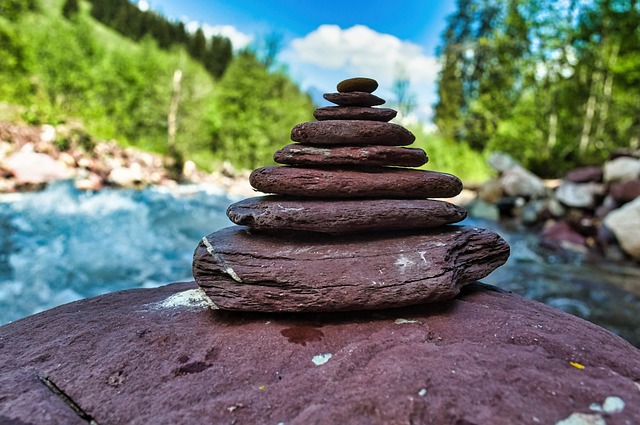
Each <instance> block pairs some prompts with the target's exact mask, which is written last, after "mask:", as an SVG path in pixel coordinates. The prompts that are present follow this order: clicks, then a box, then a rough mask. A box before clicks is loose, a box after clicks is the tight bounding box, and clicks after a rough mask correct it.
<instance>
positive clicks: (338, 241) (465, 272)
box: [193, 226, 509, 312]
mask: <svg viewBox="0 0 640 425" xmlns="http://www.w3.org/2000/svg"><path fill="white" fill-rule="evenodd" d="M508 256H509V246H508V245H507V243H506V242H505V241H504V240H503V239H502V238H500V236H498V235H497V234H495V233H493V232H491V231H489V230H485V229H478V228H475V227H466V226H448V227H444V228H439V229H437V230H433V231H432V230H413V231H395V232H370V233H368V234H355V235H354V234H350V235H344V236H331V235H323V234H317V233H316V234H311V233H304V232H284V231H278V232H269V233H259V232H255V231H252V230H250V229H248V228H243V227H237V226H236V227H228V228H225V229H222V230H219V231H217V232H215V233H212V234H210V235H208V236H206V237H204V238H203V239H202V241H201V242H200V244H199V245H198V247H197V248H196V251H195V253H194V259H193V276H194V277H195V279H196V282H198V285H199V286H200V287H201V288H202V289H203V290H204V292H205V293H206V294H207V296H208V297H209V298H210V299H211V300H212V301H213V302H214V304H215V305H216V306H218V307H219V308H221V309H224V310H242V311H276V312H277V311H279V312H282V311H292V312H293V311H295V312H301V311H341V310H363V309H381V308H388V307H399V306H405V305H412V304H419V303H427V302H435V301H439V300H443V299H450V298H453V297H455V296H456V295H457V294H458V292H459V291H460V288H461V287H462V286H464V285H465V284H468V283H471V282H473V281H474V280H477V279H481V278H483V277H485V276H487V275H488V274H489V273H491V272H492V271H493V270H495V269H496V268H497V267H499V266H501V265H502V264H504V262H505V261H506V260H507V258H508Z"/></svg>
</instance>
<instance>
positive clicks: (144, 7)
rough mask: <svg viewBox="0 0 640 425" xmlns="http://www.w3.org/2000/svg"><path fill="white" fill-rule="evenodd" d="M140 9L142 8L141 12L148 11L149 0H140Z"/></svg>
mask: <svg viewBox="0 0 640 425" xmlns="http://www.w3.org/2000/svg"><path fill="white" fill-rule="evenodd" d="M138 9H140V11H141V12H146V11H147V10H149V2H148V1H146V0H140V1H139V2H138Z"/></svg>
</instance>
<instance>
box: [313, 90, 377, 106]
mask: <svg viewBox="0 0 640 425" xmlns="http://www.w3.org/2000/svg"><path fill="white" fill-rule="evenodd" d="M322 97H324V98H325V99H326V100H328V101H329V102H331V103H335V104H336V105H339V106H378V105H383V104H384V103H385V100H384V99H382V98H379V97H378V96H376V95H375V94H371V93H366V92H361V91H353V92H348V93H325V94H323V95H322Z"/></svg>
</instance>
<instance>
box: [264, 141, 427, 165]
mask: <svg viewBox="0 0 640 425" xmlns="http://www.w3.org/2000/svg"><path fill="white" fill-rule="evenodd" d="M273 159H274V160H275V161H276V162H277V163H279V164H289V165H366V166H385V165H395V166H399V167H419V166H421V165H424V164H426V163H427V161H428V158H427V154H426V153H425V152H424V151H423V150H422V149H412V148H398V147H394V146H373V145H372V146H338V147H321V146H307V145H301V144H297V143H296V144H292V145H287V146H285V147H283V148H282V149H280V150H279V151H276V153H275V154H274V155H273Z"/></svg>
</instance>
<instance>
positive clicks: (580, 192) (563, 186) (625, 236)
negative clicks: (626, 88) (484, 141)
mask: <svg viewBox="0 0 640 425" xmlns="http://www.w3.org/2000/svg"><path fill="white" fill-rule="evenodd" d="M489 163H490V165H492V166H493V168H495V169H496V170H497V171H498V173H499V176H498V177H497V178H496V179H493V180H490V181H487V182H485V183H484V184H482V185H481V186H480V187H479V189H478V197H477V199H476V200H475V201H473V202H472V203H471V204H468V205H466V207H467V208H468V209H469V210H470V214H471V215H472V216H478V217H483V218H489V219H494V220H498V219H505V218H513V219H516V220H517V221H519V222H522V223H523V224H525V225H527V226H534V227H539V228H540V231H541V237H542V242H543V244H545V245H547V246H553V247H555V246H559V247H561V248H565V249H570V250H573V251H579V252H583V253H601V254H604V256H605V257H606V258H608V259H612V260H620V259H623V258H624V257H626V256H630V257H631V258H634V259H636V260H640V152H631V151H629V152H621V151H619V152H614V153H612V154H611V157H610V158H609V160H608V161H607V162H605V164H604V165H603V166H586V167H582V168H578V169H574V170H572V171H570V172H568V173H567V174H566V175H565V176H564V178H562V179H561V180H558V181H546V182H545V181H543V180H542V179H541V178H540V177H538V176H536V175H534V174H533V173H531V172H530V171H528V170H526V169H524V168H523V167H522V166H521V165H520V164H518V163H517V162H516V161H515V160H513V158H511V157H509V156H508V155H505V154H498V153H496V154H492V155H491V157H490V158H489ZM620 248H621V249H622V251H621V250H620Z"/></svg>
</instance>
